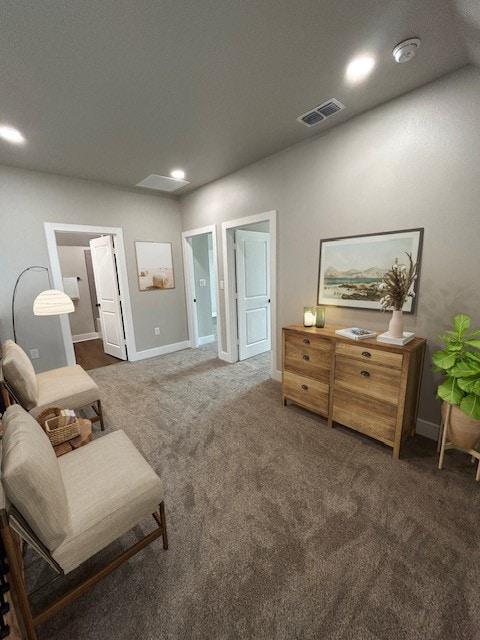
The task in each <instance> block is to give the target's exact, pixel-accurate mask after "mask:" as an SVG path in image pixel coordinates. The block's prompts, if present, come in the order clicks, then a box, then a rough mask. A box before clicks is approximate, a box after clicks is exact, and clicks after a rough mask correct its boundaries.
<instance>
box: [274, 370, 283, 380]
mask: <svg viewBox="0 0 480 640" xmlns="http://www.w3.org/2000/svg"><path fill="white" fill-rule="evenodd" d="M272 380H276V381H277V382H281V381H282V372H281V371H279V370H278V369H277V370H276V371H272Z"/></svg>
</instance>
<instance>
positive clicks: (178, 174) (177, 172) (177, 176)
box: [170, 169, 185, 180]
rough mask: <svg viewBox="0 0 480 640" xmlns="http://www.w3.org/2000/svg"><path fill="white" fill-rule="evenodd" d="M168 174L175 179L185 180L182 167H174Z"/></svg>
mask: <svg viewBox="0 0 480 640" xmlns="http://www.w3.org/2000/svg"><path fill="white" fill-rule="evenodd" d="M170 175H171V176H172V178H175V180H185V171H183V170H182V169H174V170H173V171H170Z"/></svg>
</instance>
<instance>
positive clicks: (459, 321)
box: [453, 313, 470, 335]
mask: <svg viewBox="0 0 480 640" xmlns="http://www.w3.org/2000/svg"><path fill="white" fill-rule="evenodd" d="M469 326H470V318H469V317H468V316H467V315H465V314H464V313H460V314H458V316H455V318H454V320H453V328H454V329H455V331H457V332H458V334H459V335H462V333H465V331H466V330H467V329H468V327H469Z"/></svg>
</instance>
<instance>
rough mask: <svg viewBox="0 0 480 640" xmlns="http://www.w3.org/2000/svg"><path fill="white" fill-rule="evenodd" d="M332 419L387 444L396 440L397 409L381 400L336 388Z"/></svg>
mask: <svg viewBox="0 0 480 640" xmlns="http://www.w3.org/2000/svg"><path fill="white" fill-rule="evenodd" d="M332 419H333V421H334V422H339V423H340V424H343V425H345V426H347V427H351V428H352V429H356V430H357V431H360V432H361V433H365V434H366V435H367V436H371V437H372V438H376V439H377V440H381V441H382V442H385V443H386V444H389V445H392V444H393V442H394V440H395V428H396V423H397V407H396V406H395V405H392V404H388V403H386V402H382V401H381V400H374V399H372V398H366V397H365V396H359V395H356V394H355V393H350V392H348V391H344V390H343V389H337V388H335V390H334V393H333V412H332Z"/></svg>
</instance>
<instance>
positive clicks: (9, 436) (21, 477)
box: [2, 405, 69, 550]
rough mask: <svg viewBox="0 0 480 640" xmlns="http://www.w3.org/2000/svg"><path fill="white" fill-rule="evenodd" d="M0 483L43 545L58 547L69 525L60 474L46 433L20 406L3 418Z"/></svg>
mask: <svg viewBox="0 0 480 640" xmlns="http://www.w3.org/2000/svg"><path fill="white" fill-rule="evenodd" d="M67 457H68V456H67ZM2 483H3V487H4V489H5V493H6V495H7V497H8V499H9V500H10V502H12V503H13V504H14V505H15V507H17V509H18V510H19V511H20V513H21V514H22V515H23V517H24V518H25V520H26V521H27V522H28V524H29V525H30V526H31V528H32V529H33V531H34V532H35V533H36V534H37V536H38V537H39V539H40V540H41V541H42V542H43V544H44V545H45V546H46V547H47V548H48V549H50V550H52V549H55V548H56V547H58V545H59V544H60V543H61V542H62V541H63V540H64V539H65V537H66V535H67V529H68V527H69V514H68V503H67V497H66V493H65V488H64V486H63V481H62V475H61V473H60V468H59V465H58V462H57V458H56V456H55V452H54V450H53V447H52V445H51V444H50V440H49V439H48V437H47V435H46V434H45V432H44V431H43V429H42V428H41V427H40V425H39V424H38V423H37V422H36V421H35V419H34V418H33V417H32V416H31V415H29V414H28V413H27V412H26V411H25V410H24V409H22V407H20V406H19V405H12V406H10V407H7V410H6V412H5V414H4V417H3V452H2Z"/></svg>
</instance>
